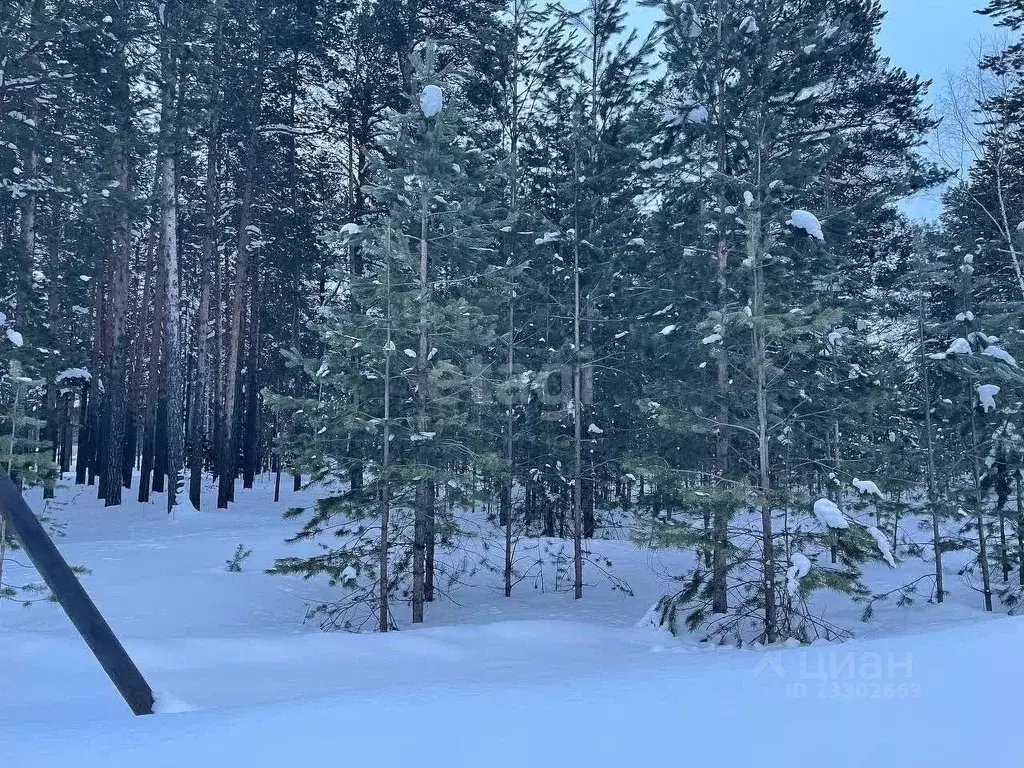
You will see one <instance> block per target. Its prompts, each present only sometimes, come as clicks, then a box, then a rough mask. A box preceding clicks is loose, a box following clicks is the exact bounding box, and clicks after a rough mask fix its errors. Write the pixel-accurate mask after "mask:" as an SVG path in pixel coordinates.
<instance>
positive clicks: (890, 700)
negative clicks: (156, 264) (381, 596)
mask: <svg viewBox="0 0 1024 768" xmlns="http://www.w3.org/2000/svg"><path fill="white" fill-rule="evenodd" d="M33 499H34V503H36V504H39V503H40V500H39V499H37V498H35V497H33ZM271 499H272V496H271V486H270V483H269V481H262V482H260V483H259V485H258V487H257V488H256V489H254V490H252V491H241V490H240V491H239V493H238V500H239V503H238V504H236V505H235V506H233V507H232V509H231V510H230V511H226V512H225V511H215V510H212V509H211V510H210V511H206V512H202V513H195V512H181V513H179V514H178V515H177V516H176V517H175V518H168V517H167V516H166V515H165V514H163V513H162V511H161V507H160V501H161V500H159V499H158V500H157V502H156V503H155V504H153V505H147V506H139V505H135V504H127V505H125V506H124V507H122V508H120V509H112V510H104V509H103V508H102V507H100V506H99V505H98V504H97V503H96V502H95V501H94V500H93V498H92V489H81V488H68V489H64V490H62V491H61V492H60V494H59V495H58V500H57V503H56V504H54V505H53V507H52V508H51V510H50V512H51V514H52V515H53V517H54V518H55V519H57V520H60V521H64V522H66V523H67V526H66V534H67V535H66V536H65V537H64V538H61V539H59V541H58V546H59V547H60V549H61V550H62V551H63V552H64V553H65V556H66V557H67V559H68V560H69V561H70V562H72V563H75V564H81V565H84V566H86V567H88V568H89V569H90V570H91V574H89V575H87V576H85V577H83V583H84V584H85V586H86V588H87V589H88V590H89V592H90V594H91V595H92V596H93V598H94V600H95V601H96V603H97V604H98V605H99V607H100V609H101V610H102V611H103V613H104V614H105V616H106V617H107V619H108V621H109V622H110V624H111V625H112V626H113V628H114V630H115V632H117V633H118V635H119V637H120V638H121V639H122V641H123V642H124V644H125V646H126V647H127V649H128V650H129V652H130V653H131V655H132V656H133V658H134V659H135V660H136V662H137V664H138V665H139V667H140V668H141V670H142V671H143V673H144V674H145V675H146V677H147V678H148V679H149V681H150V683H151V684H152V685H153V687H154V689H155V690H156V691H158V692H159V694H160V695H159V699H160V701H159V704H160V706H161V708H162V709H163V710H165V711H167V712H173V711H175V710H194V711H188V712H184V713H177V714H160V715H156V716H153V717H146V718H132V717H131V715H130V714H129V713H128V710H127V708H126V707H125V705H124V704H123V702H122V701H121V700H120V699H119V698H118V696H117V694H116V692H115V691H114V689H113V687H112V686H111V685H110V684H109V682H108V681H107V680H106V678H105V677H104V675H103V673H102V671H101V670H100V669H99V666H98V665H97V664H96V662H95V660H94V659H93V658H92V657H91V656H90V655H89V653H88V651H87V650H86V649H85V647H84V645H83V644H82V642H81V640H80V639H79V638H78V637H77V635H76V634H75V633H74V631H73V630H72V628H71V627H70V624H69V622H68V620H67V619H66V617H65V616H64V615H63V613H62V612H61V611H60V609H59V608H58V607H57V606H55V605H51V604H47V603H42V604H36V605H33V606H31V607H28V608H22V607H20V606H18V605H16V604H13V603H5V604H0V659H2V672H0V680H2V684H0V756H2V757H0V759H2V762H3V765H5V766H7V765H9V766H19V767H20V766H25V767H26V768H28V767H31V768H50V767H51V766H52V767H54V768H56V767H57V766H59V767H60V768H65V767H66V766H72V765H73V766H76V767H78V768H93V766H96V767H97V768H98V767H99V766H103V768H119V767H120V766H129V765H131V766H133V767H134V766H138V765H145V766H147V767H148V768H155V767H156V766H175V768H181V767H182V766H190V767H191V766H200V767H202V766H218V767H221V766H235V765H238V766H244V768H261V767H262V766H275V768H276V767H279V766H283V765H289V764H297V763H299V762H300V761H302V760H303V759H317V760H319V761H323V760H330V761H332V762H343V763H352V762H355V763H364V762H366V761H373V764H374V765H376V766H390V765H405V764H408V763H410V762H417V763H418V764H420V765H425V766H428V767H429V766H446V767H447V766H474V768H475V767H476V766H481V765H484V766H499V767H501V766H521V765H523V764H531V765H535V766H549V765H550V766H566V765H588V766H595V765H597V766H605V765H607V766H623V765H642V764H650V763H654V764H672V763H690V762H697V764H702V763H705V762H708V761H712V760H713V761H715V763H716V764H719V765H724V766H734V765H735V766H745V765H755V764H756V765H760V766H776V765H779V766H782V765H787V766H788V765H791V764H793V763H797V764H799V763H802V762H804V761H807V760H810V761H813V762H815V763H820V764H826V765H829V766H847V765H849V766H854V765H856V766H862V765H873V766H877V765H883V766H887V765H900V766H907V765H925V764H928V765H932V766H947V765H948V766H954V765H962V764H968V763H970V764H974V763H977V762H980V761H982V760H986V759H995V760H1002V761H1004V763H1005V764H1007V765H1014V764H1017V762H1019V756H1020V746H1019V744H1017V742H1016V737H1015V730H1014V728H1013V727H1012V724H1013V723H1014V722H1015V721H1016V720H1017V719H1018V714H1017V707H1016V700H1017V698H1018V696H1019V692H1020V691H1021V690H1024V670H1022V668H1021V666H1020V665H1019V664H1017V663H1016V659H1017V656H1018V655H1019V653H1020V648H1021V647H1022V646H1024V619H1017V618H1007V617H1005V616H999V615H998V614H997V615H996V616H992V615H988V616H986V615H985V614H983V613H982V612H981V611H980V610H979V609H980V602H981V601H980V599H979V596H978V595H977V594H975V593H974V592H972V591H971V590H970V589H969V588H968V587H967V586H966V585H965V584H964V583H963V582H962V581H961V580H959V578H958V577H957V576H956V570H957V567H958V565H959V562H960V561H957V560H956V559H955V558H953V557H950V558H949V560H950V563H949V570H948V574H947V589H949V590H951V591H952V593H953V594H952V595H951V597H950V599H949V600H947V602H946V603H944V604H942V605H936V604H932V603H929V602H927V601H926V599H925V598H926V597H927V594H925V595H923V596H922V599H921V600H919V601H918V602H917V603H916V604H915V605H913V606H911V607H909V608H898V607H896V606H894V605H883V606H882V607H880V608H879V610H878V612H877V613H876V616H875V619H874V620H873V621H872V622H870V623H868V624H860V623H859V622H858V621H857V618H856V615H857V611H856V609H855V608H854V607H851V606H848V605H846V604H845V603H843V602H842V601H836V602H835V604H834V605H828V604H824V605H823V606H822V608H823V610H824V611H825V613H826V616H827V617H828V618H829V619H830V620H831V621H834V622H836V623H839V624H841V625H843V626H846V627H847V628H849V629H852V630H854V631H855V632H856V633H857V634H858V639H857V640H854V641H851V642H848V643H844V644H834V645H815V646H810V647H805V648H790V649H770V650H767V651H763V650H734V649H717V648H707V647H702V646H699V645H697V644H695V643H693V642H687V641H685V640H677V639H675V638H672V637H670V636H667V635H666V634H663V633H659V632H656V631H654V630H651V629H649V628H648V629H644V628H638V627H637V626H636V625H637V622H638V620H639V619H640V618H641V617H642V616H643V615H644V613H645V612H646V610H647V608H648V607H649V606H650V605H651V604H652V603H653V602H654V601H655V600H656V599H657V598H658V597H660V596H661V595H662V594H663V593H665V592H667V591H671V590H672V589H673V587H672V583H671V577H672V575H674V574H677V573H678V572H679V571H680V570H681V569H682V568H683V567H684V566H685V564H686V562H687V560H686V558H685V556H683V555H682V554H680V553H675V552H650V551H646V550H639V549H637V548H636V547H635V546H634V545H632V544H630V543H628V542H624V541H598V542H593V543H592V551H593V553H594V555H595V558H594V559H595V560H600V561H601V564H602V568H603V567H604V561H605V559H607V560H608V561H610V562H611V566H610V568H609V570H610V572H611V573H613V574H614V575H615V577H616V579H620V580H622V582H624V583H625V584H628V586H629V588H630V590H631V591H632V594H629V593H628V592H626V591H623V590H621V589H615V588H614V586H613V583H612V582H611V581H610V580H609V579H608V578H607V577H606V576H605V575H604V574H603V573H602V569H601V568H598V567H597V566H596V565H595V566H592V567H591V568H590V569H589V570H588V574H587V581H588V589H587V594H586V596H585V597H584V599H583V600H581V601H574V600H573V599H572V595H571V593H570V592H566V591H564V590H562V589H559V588H558V586H559V585H558V583H557V582H558V577H557V570H558V569H557V567H556V565H555V564H554V562H553V558H552V556H551V553H552V550H553V549H556V548H557V547H558V546H559V545H558V544H557V543H556V542H536V541H528V542H523V543H522V544H521V546H520V557H521V558H522V565H523V566H524V567H525V566H526V565H529V564H530V562H531V561H535V562H534V565H533V566H532V570H531V575H530V577H529V578H528V579H526V580H524V581H523V582H521V583H520V584H518V585H517V587H516V592H515V594H514V596H513V597H512V598H511V599H505V598H503V597H502V596H501V592H500V575H499V574H496V573H494V572H492V571H490V570H488V569H486V568H478V569H476V570H475V572H473V573H472V574H471V575H469V576H467V577H466V578H464V579H463V581H464V583H462V584H459V585H457V586H454V587H453V588H451V589H450V590H446V594H445V595H444V596H442V597H441V599H440V600H439V601H438V602H435V603H433V604H432V605H430V606H429V607H428V614H427V626H426V627H423V628H417V629H415V630H412V629H408V628H404V629H403V631H400V632H396V633H391V634H388V635H373V634H366V635H353V634H345V633H338V632H336V633H323V632H321V631H320V630H319V629H317V627H316V625H315V623H314V624H310V623H308V622H304V621H303V620H304V617H305V613H306V604H307V603H309V602H317V601H319V600H321V599H324V598H326V597H329V596H330V595H331V592H330V591H329V590H328V589H327V588H326V587H324V586H322V585H318V584H316V583H314V582H306V581H302V580H301V579H297V578H290V577H282V576H270V575H266V574H264V573H263V570H264V569H265V568H266V567H268V566H269V565H271V564H272V562H273V560H274V558H275V557H278V556H282V555H284V554H290V553H291V551H292V549H293V548H291V547H289V546H288V545H285V544H284V543H283V540H284V538H285V537H286V536H288V535H289V534H291V533H292V532H294V530H295V527H296V525H295V522H294V521H284V520H282V519H281V515H280V513H281V511H282V510H283V509H285V508H287V507H288V506H294V505H296V504H307V503H309V502H310V501H311V500H312V496H310V495H309V494H308V493H306V492H303V493H300V494H298V495H297V497H296V496H293V495H292V494H291V493H290V492H286V493H285V497H284V498H283V499H282V502H281V503H280V504H276V505H275V504H274V503H273V502H272V501H271ZM211 506H212V505H211ZM239 544H242V545H244V546H246V547H248V548H251V549H252V550H253V554H252V556H251V557H250V558H248V559H247V560H246V561H245V562H244V563H243V564H242V568H243V570H242V572H241V573H230V572H228V571H227V570H226V569H225V561H226V560H227V559H228V558H229V557H231V555H232V553H233V552H234V550H235V548H236V547H237V546H238V545H239ZM467 548H468V549H469V550H470V551H468V552H467V553H465V554H464V556H465V558H466V560H467V562H475V561H476V560H478V559H479V556H480V554H481V553H482V552H483V542H482V541H481V540H480V539H475V540H473V541H472V542H470V543H467ZM460 556H461V555H460ZM493 556H494V557H495V558H500V554H499V553H498V552H495V553H494V555H493ZM15 559H16V560H17V561H19V562H24V556H23V555H22V554H17V553H16V555H15ZM928 567H929V566H928V564H927V563H923V562H920V561H915V560H910V561H907V562H904V563H903V564H902V565H901V567H900V569H899V570H898V571H891V570H890V569H888V568H886V567H885V566H884V565H881V564H880V565H878V566H872V570H871V571H870V572H869V574H868V579H867V580H868V582H869V584H870V585H871V586H872V587H873V588H875V589H881V588H884V587H887V586H896V585H897V584H900V583H904V582H906V581H908V580H909V579H910V578H912V577H913V576H914V575H915V574H923V573H926V572H927V570H928ZM8 569H9V574H8V575H9V576H10V577H11V579H10V580H12V581H15V580H17V579H18V577H19V574H17V573H16V571H17V570H18V569H19V566H10V565H8ZM20 575H21V576H25V577H28V576H30V574H28V573H24V572H23V573H21V574H20ZM7 580H8V577H7V576H5V581H7ZM925 592H927V589H926V590H925ZM399 611H400V612H401V613H403V614H404V613H405V612H406V611H405V607H404V606H399Z"/></svg>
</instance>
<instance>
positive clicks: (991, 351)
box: [981, 344, 1018, 368]
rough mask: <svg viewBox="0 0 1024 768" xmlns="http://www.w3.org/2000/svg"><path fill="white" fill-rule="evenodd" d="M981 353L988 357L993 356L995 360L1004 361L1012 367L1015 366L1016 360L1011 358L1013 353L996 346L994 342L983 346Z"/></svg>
mask: <svg viewBox="0 0 1024 768" xmlns="http://www.w3.org/2000/svg"><path fill="white" fill-rule="evenodd" d="M981 354H983V355H986V356H988V357H994V358H995V359H996V360H1002V361H1003V362H1004V363H1006V364H1007V365H1009V366H1010V367H1012V368H1017V367H1018V366H1017V361H1016V360H1014V359H1013V355H1011V354H1010V353H1009V352H1007V351H1006V350H1005V349H1003V348H1002V347H997V346H996V345H995V344H991V345H989V346H987V347H985V351H984V352H982V353H981Z"/></svg>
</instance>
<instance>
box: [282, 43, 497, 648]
mask: <svg viewBox="0 0 1024 768" xmlns="http://www.w3.org/2000/svg"><path fill="white" fill-rule="evenodd" d="M414 71H415V73H416V76H415V80H414V84H415V90H414V91H413V92H412V93H410V101H411V105H410V108H409V110H408V111H407V112H405V113H404V114H402V115H401V116H400V117H399V119H398V120H397V122H396V129H395V130H396V135H395V137H394V139H393V143H392V144H391V145H390V147H389V151H388V153H387V157H388V158H389V159H388V161H387V163H386V165H382V166H381V167H379V168H378V171H377V174H376V176H375V179H374V182H373V184H372V185H370V187H368V189H367V193H368V195H369V196H370V198H371V199H372V200H373V201H374V205H375V208H376V209H377V210H380V211H382V212H386V213H385V214H384V217H383V218H382V219H381V220H380V221H379V223H378V222H375V223H373V224H371V225H368V226H366V227H360V226H358V225H355V224H349V225H347V226H346V228H345V229H344V230H343V233H342V236H343V238H344V239H343V241H342V242H343V244H344V243H346V242H347V241H348V240H350V239H352V238H358V240H359V241H360V242H359V247H360V249H361V252H362V253H363V256H364V258H365V259H366V260H367V263H366V267H367V274H365V275H362V276H356V275H350V274H349V273H348V272H347V270H346V269H345V268H344V266H343V267H342V268H341V269H340V270H339V271H338V273H337V276H336V278H335V285H336V286H337V291H338V293H339V297H338V300H337V301H336V302H335V303H334V304H332V305H328V306H326V307H324V308H323V309H322V310H321V312H320V319H319V322H318V325H319V328H320V339H321V341H322V343H323V344H324V346H325V354H324V355H323V356H322V357H320V358H318V359H310V360H306V361H305V362H304V365H305V368H306V370H307V372H308V373H309V374H310V375H312V376H313V377H314V380H315V382H316V385H317V388H318V397H317V398H316V400H315V401H312V400H296V399H289V398H281V397H279V398H276V402H277V403H278V405H279V407H285V408H290V409H291V413H292V418H293V419H294V421H293V429H294V431H293V433H292V440H291V441H290V445H289V447H288V450H289V451H290V452H291V453H293V454H296V455H300V456H301V457H302V458H301V461H302V463H303V465H304V466H309V467H315V468H316V469H315V472H314V477H315V478H317V479H320V480H323V479H328V478H330V479H333V480H335V481H342V482H343V481H344V480H347V479H348V478H349V469H350V465H351V463H352V462H353V461H358V462H359V463H360V465H361V466H363V467H364V470H365V475H364V477H365V484H364V485H363V486H361V487H353V486H350V487H348V488H347V489H345V490H343V491H341V492H339V493H338V494H337V495H335V496H333V497H330V498H327V499H324V500H322V501H321V502H319V504H318V505H317V509H316V510H315V512H314V514H313V515H312V517H311V518H310V520H309V521H308V522H307V523H306V524H305V526H304V528H303V530H302V531H301V532H300V534H298V536H297V537H296V538H297V539H305V538H314V537H316V536H318V535H319V534H320V533H321V532H323V531H324V530H326V529H328V528H331V527H333V526H337V530H336V531H335V532H336V533H337V535H339V536H342V537H344V538H345V539H347V541H346V543H345V544H343V545H342V546H339V547H336V548H328V549H327V550H326V551H325V554H324V555H322V556H321V557H318V558H310V559H303V558H289V559H285V560H281V561H279V562H278V565H277V567H276V569H275V570H277V571H278V572H300V573H303V574H304V575H306V576H311V575H313V574H317V573H325V574H327V575H328V577H329V579H330V580H332V582H334V583H338V584H341V585H342V586H343V587H344V588H346V589H347V590H350V591H353V593H354V594H355V595H362V597H360V598H359V599H358V600H355V603H353V602H352V600H353V599H354V598H352V599H349V598H346V599H344V600H343V601H341V602H340V603H339V604H337V605H334V606H324V607H323V610H324V611H325V612H326V614H327V616H328V622H329V623H331V624H332V625H333V624H335V623H340V624H343V625H347V626H352V625H353V621H354V620H352V619H350V618H349V617H348V616H347V614H348V613H350V612H351V610H352V609H353V608H354V607H355V605H356V604H359V606H360V607H361V608H363V609H365V610H368V611H370V613H371V615H372V614H374V613H375V614H376V622H375V624H376V625H377V626H379V627H380V628H381V629H382V630H386V629H387V628H388V626H389V618H388V612H389V610H390V607H389V606H390V603H391V595H392V594H394V593H395V592H396V591H398V590H399V589H402V590H403V591H406V593H407V594H408V595H409V599H410V602H411V605H412V620H413V623H419V622H422V621H423V619H424V604H425V603H426V602H429V601H430V600H432V599H433V590H434V588H435V587H434V578H435V572H436V571H437V570H438V569H439V568H440V566H439V565H438V564H437V563H436V560H435V548H436V546H438V545H440V546H442V547H444V546H446V545H447V544H448V543H450V542H451V541H452V540H453V538H454V536H455V535H456V532H457V524H456V521H455V518H454V517H453V516H452V514H451V513H452V511H453V510H454V508H455V507H456V505H459V504H464V503H465V502H466V501H467V500H468V499H469V498H472V497H473V496H474V494H475V493H476V488H475V487H473V484H472V483H471V482H467V480H468V478H467V477H466V472H465V468H464V463H465V462H466V461H467V460H472V461H476V462H485V461H486V460H487V459H486V453H487V451H489V450H493V443H491V442H490V440H488V439H487V438H485V437H484V436H483V435H479V434H477V432H478V426H477V420H476V419H475V418H474V416H473V411H474V408H475V403H476V402H478V401H479V400H480V398H481V397H483V399H484V401H485V402H486V401H487V394H489V392H488V389H487V384H488V382H487V379H485V378H483V377H482V376H481V374H480V371H479V369H478V368H476V367H475V366H474V361H475V358H478V357H482V356H483V354H484V353H485V351H486V350H487V349H488V348H490V347H492V346H493V344H494V331H493V322H494V318H492V317H489V316H487V315H485V314H484V313H483V312H482V311H481V309H480V307H479V305H478V304H477V303H476V300H477V291H478V288H477V284H478V283H479V284H483V283H485V282H486V274H485V273H486V271H487V269H488V266H489V263H490V262H491V261H492V260H493V258H494V256H493V254H494V253H495V252H496V249H495V248H494V245H495V242H496V241H495V238H496V235H497V234H498V232H499V229H500V226H501V225H502V223H503V219H502V217H501V215H500V213H499V212H498V209H497V208H496V206H495V201H496V199H497V198H496V194H497V192H498V191H499V188H497V187H496V186H495V184H496V181H497V179H495V177H494V172H495V166H494V164H493V162H492V161H491V160H490V158H489V157H488V155H487V153H486V152H484V151H483V150H482V149H481V148H480V147H478V146H477V145H476V144H475V143H474V142H473V140H472V133H471V132H470V131H469V130H467V128H468V118H467V116H465V115H464V114H463V113H462V111H461V106H462V103H463V97H462V93H461V91H460V87H459V86H460V84H461V81H460V79H459V77H458V73H457V72H456V71H453V70H452V69H445V70H440V71H439V70H438V69H437V64H436V58H435V52H434V48H433V47H432V46H428V47H427V48H426V49H425V51H424V53H423V56H422V57H418V56H417V57H416V59H415V60H414ZM353 307H355V308H356V309H353ZM403 361H404V362H403ZM481 388H483V390H484V391H483V392H481ZM297 405H298V406H300V407H298V408H296V406H297ZM299 411H301V414H300V413H299ZM300 416H301V419H300V418H299V417H300ZM295 427H297V429H295ZM310 429H313V430H314V431H315V432H316V439H315V441H314V442H312V443H310V442H309V440H308V437H304V436H303V435H304V433H305V434H306V435H308V432H307V430H310ZM352 433H357V434H369V435H371V440H370V441H368V443H367V451H366V453H365V454H363V455H361V456H357V457H353V456H351V455H350V454H349V452H348V451H347V450H345V443H346V442H347V438H348V435H350V434H352ZM370 521H374V522H370ZM410 532H411V536H410ZM371 595H375V598H374V599H371ZM361 615H363V616H365V615H366V614H361Z"/></svg>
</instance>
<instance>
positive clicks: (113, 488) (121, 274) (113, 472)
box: [100, 49, 133, 507]
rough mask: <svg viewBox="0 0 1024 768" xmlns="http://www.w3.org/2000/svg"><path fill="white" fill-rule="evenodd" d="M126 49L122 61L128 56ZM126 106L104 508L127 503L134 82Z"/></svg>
mask: <svg viewBox="0 0 1024 768" xmlns="http://www.w3.org/2000/svg"><path fill="white" fill-rule="evenodd" d="M126 55H127V54H126V52H125V51H124V50H123V49H122V50H121V52H120V54H119V61H121V62H122V64H121V66H122V67H123V58H124V57H125V56H126ZM118 95H119V99H120V105H121V107H122V108H123V110H124V112H123V113H122V115H121V125H120V129H119V134H118V137H117V141H116V147H115V153H116V154H115V158H116V159H115V175H116V178H117V181H118V188H117V190H116V196H115V201H116V202H115V205H116V210H117V219H116V238H115V241H114V244H113V250H112V251H111V255H110V278H111V284H110V299H109V311H110V315H109V321H110V322H109V328H108V333H109V336H108V339H107V346H108V348H109V350H110V355H109V358H108V364H107V368H106V374H107V375H106V377H105V378H106V381H104V392H103V401H104V402H103V424H104V429H103V442H102V445H101V451H102V468H101V472H100V474H101V482H102V486H101V488H100V496H101V497H102V498H103V503H104V506H107V507H110V506H116V505H119V504H120V503H121V489H122V487H123V485H124V482H123V464H124V443H125V412H126V407H125V401H126V398H127V392H126V383H127V382H126V376H127V366H126V361H127V357H128V349H129V345H128V333H127V329H126V327H125V319H126V316H127V308H128V307H127V305H128V268H129V264H130V260H131V254H132V217H131V197H132V191H131V181H132V174H131V168H130V163H131V157H130V154H131V133H132V118H133V115H132V113H131V97H130V94H129V92H128V83H127V81H125V82H124V83H123V85H122V86H121V87H120V92H119V94H118Z"/></svg>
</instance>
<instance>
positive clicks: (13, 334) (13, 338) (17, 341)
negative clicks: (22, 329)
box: [5, 328, 25, 347]
mask: <svg viewBox="0 0 1024 768" xmlns="http://www.w3.org/2000/svg"><path fill="white" fill-rule="evenodd" d="M5 333H6V334H7V340H8V341H9V342H11V344H13V345H14V346H16V347H23V346H25V337H24V336H22V335H21V334H20V333H18V332H17V331H16V330H14V329H13V328H8V329H7V330H6V331H5Z"/></svg>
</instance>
